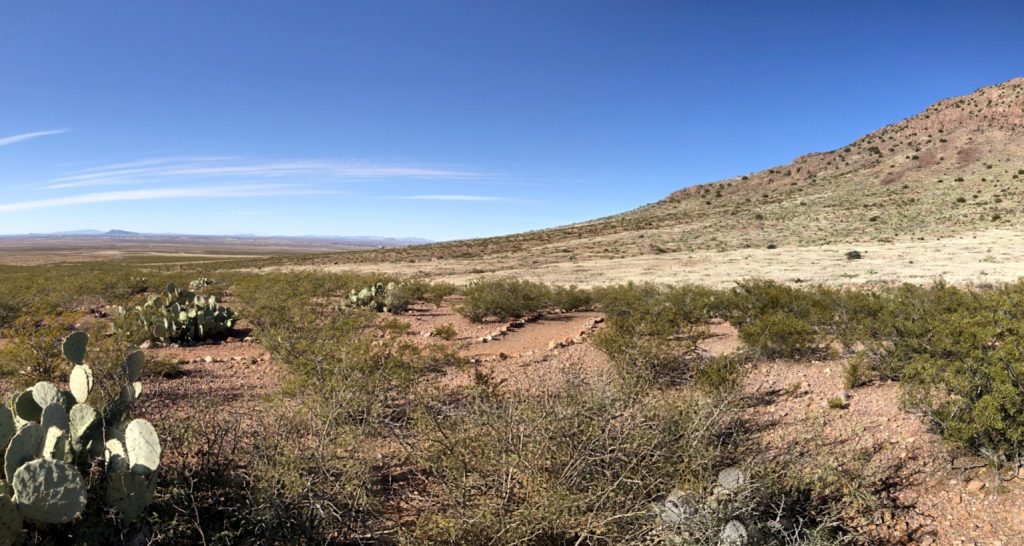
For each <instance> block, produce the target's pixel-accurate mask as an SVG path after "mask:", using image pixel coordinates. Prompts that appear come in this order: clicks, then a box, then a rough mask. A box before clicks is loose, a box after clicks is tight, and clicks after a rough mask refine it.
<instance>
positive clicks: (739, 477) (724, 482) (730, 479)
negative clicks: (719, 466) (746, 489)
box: [718, 466, 747, 491]
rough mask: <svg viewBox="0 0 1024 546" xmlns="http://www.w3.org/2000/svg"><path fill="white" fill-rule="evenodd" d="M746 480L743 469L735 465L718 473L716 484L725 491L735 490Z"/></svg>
mask: <svg viewBox="0 0 1024 546" xmlns="http://www.w3.org/2000/svg"><path fill="white" fill-rule="evenodd" d="M746 481H747V477H746V476H744V475H743V471H742V470H740V469H739V468H737V467H735V466H730V467H729V468H725V469H723V470H722V471H721V472H719V473H718V485H720V486H722V489H724V490H726V491H735V490H737V489H739V488H740V486H742V485H743V484H744V483H745V482H746Z"/></svg>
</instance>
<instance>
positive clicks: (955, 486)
mask: <svg viewBox="0 0 1024 546" xmlns="http://www.w3.org/2000/svg"><path fill="white" fill-rule="evenodd" d="M844 366H845V361H843V360H832V361H825V362H800V363H796V362H785V361H779V362H770V363H762V364H759V365H757V366H755V368H754V370H753V371H752V373H751V374H750V376H749V377H748V383H747V388H748V390H749V391H750V393H751V394H753V395H755V397H756V398H757V399H758V400H760V402H761V403H760V404H758V405H756V406H755V407H754V408H753V409H752V410H751V412H752V415H753V417H754V418H755V419H758V420H759V421H760V422H762V423H764V424H765V427H764V430H765V432H764V433H763V435H762V437H761V441H762V443H763V445H764V447H765V449H766V450H774V451H776V452H781V451H787V452H790V453H793V452H796V453H802V452H803V451H804V450H806V451H808V452H811V453H815V454H816V455H814V456H815V457H824V458H825V459H826V460H827V461H828V462H830V463H834V464H839V465H843V464H852V463H853V462H854V459H855V458H856V457H857V456H858V455H857V454H863V453H868V454H871V459H870V463H869V465H870V467H871V468H873V469H876V470H879V471H886V470H887V471H894V470H895V473H894V475H893V476H892V478H893V480H894V483H893V485H894V487H893V490H892V493H893V494H894V495H895V498H896V500H897V502H898V504H899V505H900V506H905V507H907V510H905V511H901V512H900V513H899V514H878V515H877V518H876V521H875V522H874V524H872V525H871V526H870V527H869V528H868V529H867V531H868V532H870V533H872V534H874V535H876V536H877V537H878V538H880V539H881V540H883V541H884V542H886V543H894V544H936V545H939V544H941V545H947V544H949V545H954V544H956V545H959V544H977V545H981V544H986V545H989V544H1002V545H1006V546H1009V545H1011V544H1021V542H1020V537H1021V536H1022V535H1024V484H1022V481H1024V480H1020V479H1013V480H1011V481H1007V482H1002V483H999V481H998V480H997V479H996V477H995V476H994V475H992V474H991V473H990V472H988V471H986V470H985V469H984V468H983V467H976V468H975V467H974V466H975V465H978V464H980V461H978V460H977V459H975V458H971V457H955V456H954V455H953V454H954V451H953V450H952V448H950V447H949V446H947V445H945V444H944V443H943V442H942V440H941V439H940V438H939V437H938V436H936V435H935V434H932V433H931V432H929V431H928V430H927V429H926V427H925V424H924V423H923V421H922V419H921V418H920V417H919V416H917V415H913V414H910V413H907V412H905V411H902V410H901V409H900V386H899V385H898V384H896V383H891V382H884V383H876V384H871V385H868V386H864V387H860V388H857V389H855V390H852V391H848V395H849V398H848V407H847V408H846V409H834V408H831V407H829V404H828V400H829V399H830V398H837V397H841V396H843V393H844V392H847V391H845V390H844V386H843V367H844ZM811 446H816V447H818V448H820V449H813V448H811ZM818 461H821V459H817V460H816V461H808V464H816V463H817V462H818Z"/></svg>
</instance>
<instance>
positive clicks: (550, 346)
mask: <svg viewBox="0 0 1024 546" xmlns="http://www.w3.org/2000/svg"><path fill="white" fill-rule="evenodd" d="M561 346H562V342H561V341H550V342H548V350H549V351H553V350H555V349H558V348H559V347H561Z"/></svg>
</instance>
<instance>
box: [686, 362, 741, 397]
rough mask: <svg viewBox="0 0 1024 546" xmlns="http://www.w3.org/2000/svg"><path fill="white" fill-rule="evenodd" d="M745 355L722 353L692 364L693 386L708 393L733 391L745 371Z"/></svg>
mask: <svg viewBox="0 0 1024 546" xmlns="http://www.w3.org/2000/svg"><path fill="white" fill-rule="evenodd" d="M747 364H748V362H747V360H746V355H743V354H735V355H722V356H717V357H714V358H708V359H706V360H703V361H701V362H699V363H698V364H696V365H695V366H694V375H693V386H694V387H697V388H699V389H701V390H703V391H704V392H706V393H709V394H710V395H720V394H722V393H731V392H735V391H736V390H737V389H739V388H740V382H741V381H742V380H743V376H744V372H745V371H746V369H747V368H746V365H747Z"/></svg>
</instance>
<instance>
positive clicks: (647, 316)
mask: <svg viewBox="0 0 1024 546" xmlns="http://www.w3.org/2000/svg"><path fill="white" fill-rule="evenodd" d="M595 298H596V300H597V301H598V302H599V304H600V307H601V309H602V310H603V311H604V312H605V317H606V323H607V324H606V327H605V328H602V329H601V330H600V331H598V332H597V334H596V335H595V336H594V345H595V346H596V347H597V348H599V349H601V350H602V351H603V352H604V353H605V354H607V355H608V358H609V360H611V363H612V366H613V367H614V368H615V370H616V372H617V373H618V374H619V376H620V378H622V379H624V380H628V381H631V382H639V383H645V382H653V383H666V382H667V383H681V382H685V381H687V380H689V379H690V378H691V376H692V373H693V370H692V367H693V364H694V363H695V362H696V361H697V360H698V358H697V357H698V351H697V341H698V340H699V339H700V337H701V335H702V333H703V330H702V328H701V327H700V324H701V323H702V322H703V321H704V319H705V318H706V317H707V314H708V311H707V308H708V307H709V306H710V303H709V302H710V301H712V298H711V296H710V295H709V293H708V292H705V291H704V290H702V289H697V288H694V287H676V288H670V287H667V286H662V285H656V284H651V283H648V284H641V285H635V284H627V285H622V286H617V287H610V288H605V289H599V290H596V291H595Z"/></svg>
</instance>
